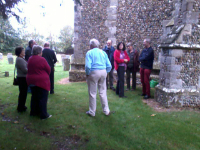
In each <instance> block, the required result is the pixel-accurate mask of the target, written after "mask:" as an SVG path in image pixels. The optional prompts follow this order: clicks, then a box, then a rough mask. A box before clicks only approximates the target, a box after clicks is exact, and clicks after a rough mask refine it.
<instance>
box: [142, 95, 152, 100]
mask: <svg viewBox="0 0 200 150" xmlns="http://www.w3.org/2000/svg"><path fill="white" fill-rule="evenodd" d="M143 98H144V99H149V98H151V96H148V95H145V96H144V97H143Z"/></svg>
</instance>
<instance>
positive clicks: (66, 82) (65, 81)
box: [58, 78, 70, 84]
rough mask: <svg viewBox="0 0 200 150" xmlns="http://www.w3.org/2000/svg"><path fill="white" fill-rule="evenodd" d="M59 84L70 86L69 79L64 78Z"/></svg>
mask: <svg viewBox="0 0 200 150" xmlns="http://www.w3.org/2000/svg"><path fill="white" fill-rule="evenodd" d="M58 83H59V84H69V83H70V82H69V78H64V79H61V80H60V81H58Z"/></svg>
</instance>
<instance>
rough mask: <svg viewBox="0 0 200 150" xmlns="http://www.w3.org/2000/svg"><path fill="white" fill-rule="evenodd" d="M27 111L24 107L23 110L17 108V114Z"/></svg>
mask: <svg viewBox="0 0 200 150" xmlns="http://www.w3.org/2000/svg"><path fill="white" fill-rule="evenodd" d="M26 110H27V107H26V106H24V108H22V109H21V108H17V111H18V112H25V111H26Z"/></svg>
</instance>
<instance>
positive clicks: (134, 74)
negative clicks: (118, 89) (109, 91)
mask: <svg viewBox="0 0 200 150" xmlns="http://www.w3.org/2000/svg"><path fill="white" fill-rule="evenodd" d="M131 74H132V89H134V90H135V89H136V72H134V71H133V67H132V68H128V67H127V69H126V83H127V89H130V77H131Z"/></svg>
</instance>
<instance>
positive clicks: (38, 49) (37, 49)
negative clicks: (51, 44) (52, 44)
mask: <svg viewBox="0 0 200 150" xmlns="http://www.w3.org/2000/svg"><path fill="white" fill-rule="evenodd" d="M42 49H43V48H42V47H41V46H39V45H34V46H33V50H32V54H33V55H38V54H40V53H41V52H42Z"/></svg>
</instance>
